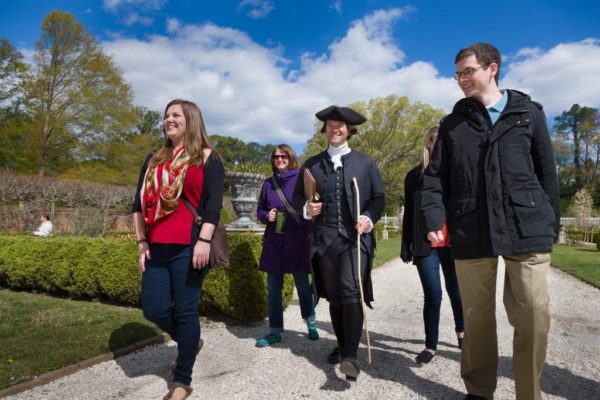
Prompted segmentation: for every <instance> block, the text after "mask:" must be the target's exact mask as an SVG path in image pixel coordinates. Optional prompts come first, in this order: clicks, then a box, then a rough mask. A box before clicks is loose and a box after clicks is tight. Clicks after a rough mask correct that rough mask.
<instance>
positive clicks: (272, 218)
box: [267, 208, 277, 222]
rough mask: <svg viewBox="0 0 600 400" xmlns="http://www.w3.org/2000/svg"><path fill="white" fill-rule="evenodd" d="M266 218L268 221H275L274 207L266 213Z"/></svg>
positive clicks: (275, 212)
mask: <svg viewBox="0 0 600 400" xmlns="http://www.w3.org/2000/svg"><path fill="white" fill-rule="evenodd" d="M267 219H268V220H269V222H275V220H276V219H277V209H276V208H272V209H271V211H269V213H268V214H267Z"/></svg>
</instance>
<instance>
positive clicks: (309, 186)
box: [304, 168, 319, 202]
mask: <svg viewBox="0 0 600 400" xmlns="http://www.w3.org/2000/svg"><path fill="white" fill-rule="evenodd" d="M304 198H306V200H307V201H313V202H316V201H319V193H317V181H316V180H315V177H314V176H313V175H312V174H311V173H310V170H309V169H308V168H304Z"/></svg>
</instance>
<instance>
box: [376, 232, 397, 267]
mask: <svg viewBox="0 0 600 400" xmlns="http://www.w3.org/2000/svg"><path fill="white" fill-rule="evenodd" d="M396 257H400V237H399V236H398V237H394V238H389V239H388V240H378V241H377V252H376V253H375V258H374V259H373V268H377V267H379V266H380V265H382V264H385V263H386V262H388V261H390V260H391V259H393V258H396Z"/></svg>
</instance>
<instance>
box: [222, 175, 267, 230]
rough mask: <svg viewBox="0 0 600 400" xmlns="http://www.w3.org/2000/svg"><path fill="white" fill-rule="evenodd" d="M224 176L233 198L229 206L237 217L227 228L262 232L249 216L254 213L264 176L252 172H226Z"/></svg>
mask: <svg viewBox="0 0 600 400" xmlns="http://www.w3.org/2000/svg"><path fill="white" fill-rule="evenodd" d="M226 176H227V180H228V182H229V184H230V185H231V192H232V193H231V194H232V196H233V198H232V200H231V204H232V205H233V209H234V211H235V212H236V214H237V217H238V218H237V219H236V220H235V221H233V222H232V223H231V224H230V225H229V227H228V228H230V229H232V230H262V229H263V228H262V226H261V225H260V224H257V223H255V222H254V221H252V219H251V216H252V215H253V214H254V213H256V205H257V204H258V195H259V193H260V188H261V186H262V183H263V181H264V180H265V176H264V175H262V174H257V173H253V172H228V173H227V174H226Z"/></svg>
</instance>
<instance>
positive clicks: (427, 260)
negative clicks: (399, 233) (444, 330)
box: [415, 247, 465, 350]
mask: <svg viewBox="0 0 600 400" xmlns="http://www.w3.org/2000/svg"><path fill="white" fill-rule="evenodd" d="M415 264H416V266H417V270H418V271H419V277H420V278H421V284H422V285H423V294H424V297H425V304H424V305H423V321H424V322H425V346H426V347H427V348H428V349H432V350H437V343H438V332H439V326H440V306H441V304H442V284H441V280H440V264H441V265H442V272H443V273H444V282H445V284H446V292H447V293H448V297H449V298H450V305H451V306H452V312H453V313H454V326H455V328H454V329H455V331H456V332H463V331H464V329H465V322H464V319H463V311H462V302H461V300H460V291H459V289H458V279H457V278H456V270H455V268H454V258H453V257H452V254H451V253H450V248H449V247H438V248H435V247H434V248H432V249H431V254H429V255H428V256H426V257H415Z"/></svg>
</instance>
